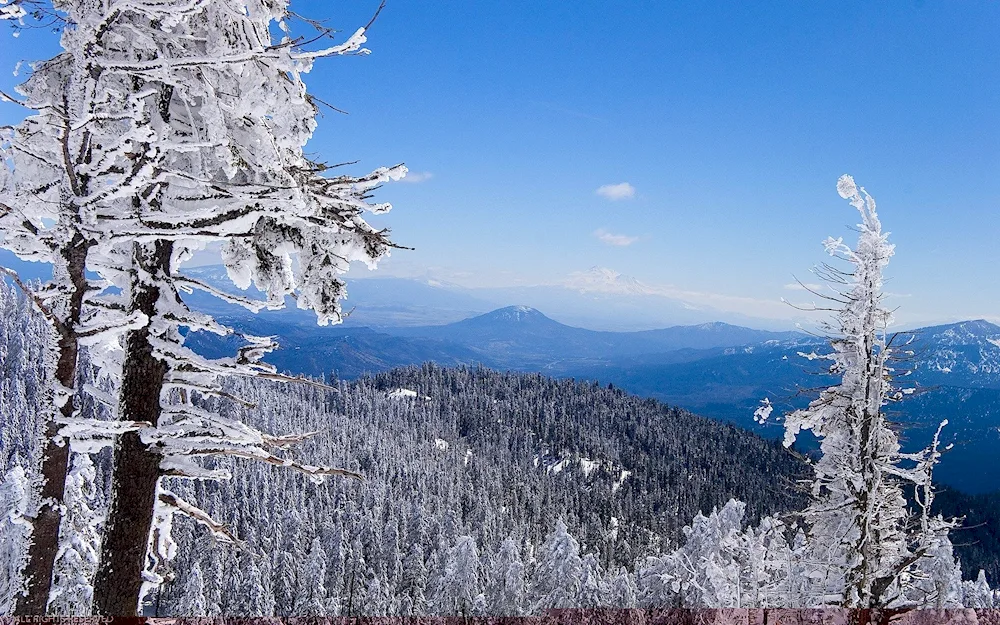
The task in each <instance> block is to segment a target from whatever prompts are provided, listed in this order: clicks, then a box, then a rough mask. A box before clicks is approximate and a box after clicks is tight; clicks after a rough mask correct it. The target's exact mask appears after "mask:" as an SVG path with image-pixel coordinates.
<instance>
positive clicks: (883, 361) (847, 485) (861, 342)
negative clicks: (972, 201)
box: [758, 175, 950, 609]
mask: <svg viewBox="0 0 1000 625" xmlns="http://www.w3.org/2000/svg"><path fill="white" fill-rule="evenodd" d="M837 192H838V193H839V194H840V196H841V197H842V198H844V199H847V200H849V201H850V203H851V205H852V206H853V207H854V208H855V209H857V210H858V212H859V213H860V215H861V223H860V224H859V225H858V231H859V237H858V243H857V245H856V247H854V248H851V247H849V246H848V245H846V244H845V243H844V242H843V239H842V238H838V239H833V238H828V239H827V240H826V241H825V243H824V245H825V247H826V250H827V252H828V253H829V254H830V255H832V256H834V257H835V258H838V259H840V260H843V261H846V262H847V263H848V264H849V265H850V269H849V270H846V271H843V270H839V269H837V268H835V267H832V266H830V265H824V266H823V267H821V268H818V269H817V270H816V271H817V274H818V275H820V276H821V277H823V278H825V279H826V280H827V282H828V283H829V284H830V285H831V288H833V291H834V293H835V294H834V295H822V294H818V293H817V295H820V296H821V297H824V298H825V299H827V300H829V301H831V302H833V305H835V306H836V307H837V309H836V317H835V319H834V320H833V321H831V322H829V323H828V324H827V330H828V331H829V332H830V333H831V335H833V336H834V338H833V339H832V340H831V345H832V348H833V350H832V352H831V353H830V354H828V355H824V356H816V355H815V354H809V355H808V356H809V357H811V358H817V357H818V358H825V359H828V360H830V361H831V366H830V372H831V373H832V374H835V375H838V376H840V378H841V382H840V384H838V385H836V386H832V387H830V388H828V389H826V390H824V391H822V392H821V393H820V396H819V397H818V398H817V399H816V400H814V401H813V402H812V403H810V404H809V406H808V407H807V408H805V409H803V410H798V411H795V412H792V413H790V414H788V415H787V416H786V418H785V444H786V446H787V445H791V444H792V443H793V442H794V441H795V438H796V436H797V435H798V433H799V432H800V431H801V430H804V429H808V430H811V431H812V432H813V433H814V434H815V435H816V436H817V437H818V438H819V439H820V450H821V453H822V455H821V457H820V458H819V459H818V460H817V461H816V462H815V463H814V465H813V469H814V478H813V482H812V498H813V500H812V503H811V504H810V505H809V507H808V508H807V509H806V510H805V511H804V514H803V516H804V518H805V520H806V522H807V523H808V525H809V536H808V551H809V552H810V553H809V556H808V557H809V559H810V561H812V562H814V563H823V564H822V569H823V570H822V571H811V572H810V577H811V578H813V579H814V581H815V586H816V587H815V588H814V589H813V590H812V591H811V592H810V595H811V597H813V600H814V601H817V602H818V603H821V604H839V605H842V606H844V607H850V608H876V609H878V608H884V607H905V606H907V605H911V603H910V601H909V600H908V599H907V597H906V593H907V587H906V586H907V584H908V582H906V581H905V580H907V579H912V574H913V573H914V569H915V567H916V566H917V563H918V562H919V561H920V560H921V558H923V557H927V556H929V555H930V550H931V549H932V547H933V546H934V545H935V544H937V542H939V537H940V536H942V535H943V534H946V533H947V528H948V527H949V526H950V523H949V522H946V521H944V520H942V519H941V518H940V517H938V518H934V519H932V518H930V516H929V512H928V511H927V509H926V508H925V511H924V514H923V516H922V517H921V522H918V520H917V519H915V518H913V517H912V515H911V514H910V513H909V512H908V510H907V507H906V501H905V499H904V497H903V491H902V488H903V485H904V484H905V483H909V484H912V485H914V486H915V487H916V488H917V490H918V494H919V493H920V492H924V493H925V494H926V493H928V492H931V491H930V488H931V471H932V469H933V465H934V462H935V461H936V454H937V448H936V444H935V446H934V447H933V448H928V449H927V450H924V451H923V452H921V453H917V454H904V453H902V452H901V450H900V445H899V439H898V437H897V435H896V432H895V431H894V430H893V429H892V427H891V426H890V423H889V421H888V419H887V417H886V414H885V406H886V404H888V403H889V402H891V401H896V400H900V399H902V398H903V397H904V395H905V394H906V392H907V391H905V390H898V389H896V388H894V387H893V385H892V381H891V377H892V376H891V374H892V369H891V364H890V363H891V359H892V358H893V354H894V353H896V351H897V350H898V349H899V348H898V347H896V346H895V345H894V342H895V340H897V336H898V335H891V334H890V333H889V332H888V327H889V325H890V323H891V320H892V315H891V312H890V311H889V310H887V309H886V308H885V307H884V306H883V304H882V300H883V299H884V293H883V291H882V281H883V277H882V272H883V270H884V268H885V266H886V265H887V264H888V262H889V259H890V258H891V257H892V255H893V252H894V246H893V245H891V244H890V243H889V242H888V234H887V233H884V232H883V231H882V224H881V222H880V221H879V217H878V213H877V211H876V206H875V200H874V199H873V198H872V197H871V196H870V195H869V194H868V193H867V192H866V191H865V190H864V188H859V187H858V186H857V185H856V184H855V182H854V179H853V178H851V177H850V176H847V175H844V176H841V178H840V179H839V180H838V181H837ZM768 412H769V409H768V406H767V404H765V406H764V407H763V408H762V410H760V411H758V416H760V417H766V414H767V413H768ZM907 463H909V464H911V465H912V464H915V465H916V466H915V467H913V468H906V465H907ZM925 500H926V497H925ZM927 504H928V507H929V502H927Z"/></svg>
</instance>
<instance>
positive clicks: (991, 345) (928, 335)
mask: <svg viewBox="0 0 1000 625" xmlns="http://www.w3.org/2000/svg"><path fill="white" fill-rule="evenodd" d="M913 337H914V339H913V342H912V343H911V344H910V345H909V346H907V347H906V349H909V350H912V351H913V353H914V354H913V355H914V358H915V365H916V366H915V369H916V370H918V371H919V372H920V374H921V378H922V379H923V380H924V381H925V383H927V384H944V385H952V386H965V387H970V388H994V389H1000V326H996V325H994V324H992V323H990V322H988V321H984V320H982V319H977V320H975V321H963V322H960V323H952V324H948V325H940V326H932V327H929V328H921V329H920V330H917V331H915V332H914V334H913Z"/></svg>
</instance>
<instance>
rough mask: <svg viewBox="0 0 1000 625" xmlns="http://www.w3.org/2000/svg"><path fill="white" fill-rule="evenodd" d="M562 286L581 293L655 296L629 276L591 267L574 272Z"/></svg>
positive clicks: (650, 290)
mask: <svg viewBox="0 0 1000 625" xmlns="http://www.w3.org/2000/svg"><path fill="white" fill-rule="evenodd" d="M563 286H565V287H566V288H569V289H573V290H575V291H580V292H581V293H620V294H629V295H655V294H656V290H655V289H653V288H651V287H648V286H646V285H645V284H643V283H642V282H639V281H638V280H636V279H635V278H633V277H631V276H624V275H622V274H621V273H619V272H617V271H615V270H614V269H608V268H607V267H600V266H596V265H595V266H593V267H591V268H590V269H588V270H587V271H575V272H573V273H571V274H570V275H569V277H567V279H566V281H565V282H564V283H563Z"/></svg>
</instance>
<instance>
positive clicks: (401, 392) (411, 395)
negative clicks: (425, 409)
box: [389, 388, 431, 401]
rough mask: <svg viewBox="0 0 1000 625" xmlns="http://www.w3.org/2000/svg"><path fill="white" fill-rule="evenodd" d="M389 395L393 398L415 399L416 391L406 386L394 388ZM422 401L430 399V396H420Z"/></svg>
mask: <svg viewBox="0 0 1000 625" xmlns="http://www.w3.org/2000/svg"><path fill="white" fill-rule="evenodd" d="M389 397H391V398H393V399H416V398H417V397H418V395H417V392H416V391H413V390H410V389H408V388H397V389H396V390H394V391H392V392H391V393H389ZM420 399H422V400H424V401H430V399H431V398H430V397H428V396H427V395H424V396H422V397H420Z"/></svg>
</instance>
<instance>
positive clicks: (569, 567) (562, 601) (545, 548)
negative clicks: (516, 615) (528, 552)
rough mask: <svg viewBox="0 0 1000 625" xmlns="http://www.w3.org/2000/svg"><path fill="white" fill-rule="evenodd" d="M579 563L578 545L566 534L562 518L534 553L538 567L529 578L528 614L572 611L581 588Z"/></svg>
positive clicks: (567, 529) (581, 562)
mask: <svg viewBox="0 0 1000 625" xmlns="http://www.w3.org/2000/svg"><path fill="white" fill-rule="evenodd" d="M583 576H584V570H583V560H581V558H580V543H578V542H577V541H576V539H575V538H573V537H572V536H571V535H570V533H569V528H567V527H566V523H565V522H564V521H563V520H562V519H557V520H556V527H555V529H554V530H553V531H552V533H551V534H549V535H548V536H547V537H546V538H545V544H544V545H542V547H541V549H540V551H539V554H538V566H536V567H535V570H534V572H533V574H532V578H531V590H530V593H531V606H532V612H535V613H538V612H542V611H544V610H545V609H548V608H572V607H575V606H576V601H577V598H578V597H579V596H580V591H581V589H582V587H583V581H584V580H583Z"/></svg>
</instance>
